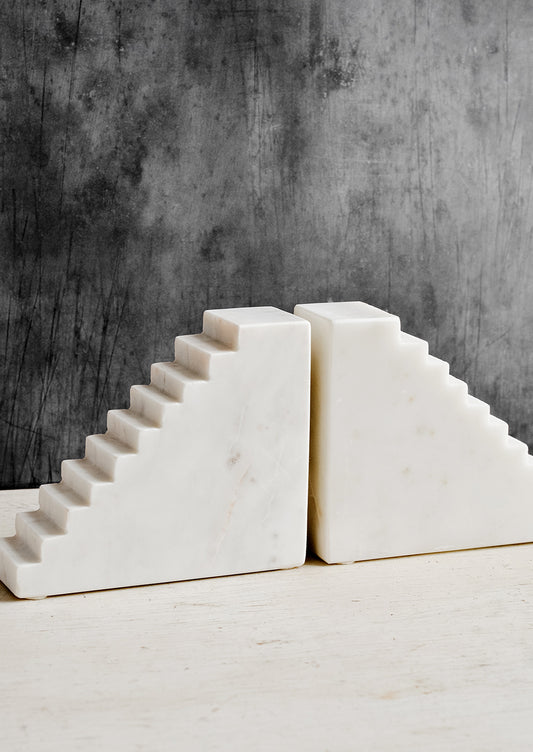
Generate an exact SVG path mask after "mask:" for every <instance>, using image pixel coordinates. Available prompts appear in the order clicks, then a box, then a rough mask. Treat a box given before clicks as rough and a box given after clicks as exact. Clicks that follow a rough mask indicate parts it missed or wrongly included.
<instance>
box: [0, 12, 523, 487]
mask: <svg viewBox="0 0 533 752" xmlns="http://www.w3.org/2000/svg"><path fill="white" fill-rule="evenodd" d="M0 13H1V23H0V123H1V127H0V137H1V143H0V150H1V204H0V345H1V348H2V349H1V355H0V369H1V371H0V487H8V488H9V487H16V486H26V485H31V484H38V483H41V482H45V481H48V480H50V479H58V477H59V463H60V461H61V459H64V458H67V457H76V456H81V455H82V454H83V442H84V438H85V436H86V435H87V434H90V433H93V432H97V431H102V430H104V429H105V417H106V411H107V410H108V409H110V408H115V407H121V406H125V405H126V404H127V401H128V390H129V387H130V385H131V384H133V383H139V382H141V383H142V382H146V381H147V380H148V377H149V365H150V363H151V362H153V361H156V360H168V359H170V358H171V356H172V340H173V337H174V336H175V335H177V334H183V333H187V332H189V331H198V330H199V329H200V327H201V314H202V311H203V310H204V309H205V308H208V307H224V306H240V305H261V304H272V305H276V306H280V307H282V308H285V309H287V310H292V307H293V306H294V304H295V303H306V302H315V301H324V300H328V299H334V300H343V299H344V300H349V299H362V300H365V301H368V302H370V303H372V304H374V305H378V306H380V307H384V308H387V309H389V310H391V311H392V312H394V313H397V314H399V315H400V316H401V317H402V320H403V323H404V327H405V328H406V330H407V331H409V332H411V333H412V334H415V335H418V336H421V337H423V338H425V339H427V340H429V343H430V347H431V350H432V352H433V353H434V354H436V355H438V356H440V357H442V358H444V359H445V360H448V361H450V363H451V368H452V372H453V373H454V374H455V375H456V376H458V377H460V378H465V379H466V380H467V381H468V383H469V385H470V387H471V391H473V393H474V394H476V396H478V397H480V398H481V399H484V400H486V401H488V402H489V403H490V404H491V405H492V408H493V411H494V412H495V413H496V414H497V415H498V416H499V417H501V418H503V419H505V420H507V421H508V422H509V424H510V426H511V430H512V433H513V434H514V435H515V436H517V437H519V438H521V439H523V440H525V441H526V442H528V443H530V444H533V434H532V431H533V381H532V368H533V347H532V345H533V296H532V295H531V290H532V283H533V261H532V254H531V242H532V227H533V208H532V205H531V190H532V175H533V173H532V154H533V149H532V146H533V135H532V134H533V131H532V129H531V121H532V118H533V88H532V83H533V81H532V75H533V47H532V45H531V38H532V36H533V5H532V4H531V2H529V0H506V1H505V2H499V1H497V0H488V1H487V0H453V1H452V2H450V1H449V0H409V2H408V1H407V0H398V2H395V3H388V2H386V0H376V2H373V3H368V2H359V1H358V0H356V1H354V0H298V1H297V0H288V1H285V2H281V1H274V0H217V2H214V1H212V2H209V1H204V2H201V1H200V0H194V1H191V2H185V1H184V0H178V1H176V0H172V1H171V0H155V1H153V2H144V1H143V2H141V1H140V0H131V1H128V2H123V0H92V1H91V2H88V0H76V1H75V2H73V1H72V0H54V2H37V0H7V1H6V2H4V3H2V5H1V10H0Z"/></svg>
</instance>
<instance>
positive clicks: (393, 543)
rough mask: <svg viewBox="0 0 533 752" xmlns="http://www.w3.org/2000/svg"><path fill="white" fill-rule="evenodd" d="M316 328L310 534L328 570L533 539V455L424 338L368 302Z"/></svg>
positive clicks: (313, 313)
mask: <svg viewBox="0 0 533 752" xmlns="http://www.w3.org/2000/svg"><path fill="white" fill-rule="evenodd" d="M295 313H296V314H297V315H298V316H302V317H303V318H305V319H307V320H308V321H309V322H310V323H311V342H312V345H311V351H312V355H311V362H312V365H311V373H312V377H311V379H312V387H311V457H310V488H309V491H310V506H309V516H310V532H311V539H312V542H313V545H314V548H315V550H316V552H317V553H318V555H319V556H320V557H321V558H322V559H324V560H325V561H326V562H329V563H340V562H350V561H357V560H364V559H376V558H384V557H389V556H399V555H405V554H417V553H429V552H433V551H448V550H455V549H465V548H477V547H482V546H494V545H501V544H510V543H523V542H529V541H533V457H531V456H529V455H528V450H527V447H526V445H525V444H522V443H521V442H520V441H517V440H516V439H513V438H511V437H510V436H509V435H508V427H507V424H506V423H504V422H503V421H501V420H498V419H497V418H495V417H494V416H492V415H491V414H490V411H489V407H488V405H486V404H485V403H483V402H481V401H479V400H477V399H475V398H474V397H472V396H470V395H469V394H468V389H467V386H466V384H465V383H464V382H463V381H459V380H458V379H456V378H454V377H453V376H450V374H449V370H448V365H447V364H446V363H444V362H443V361H442V360H438V359H437V358H434V357H432V356H431V355H429V354H428V345H427V343H426V342H424V341H423V340H420V339H417V338H415V337H412V336H410V335H408V334H405V333H404V332H402V331H400V320H399V318H398V317H397V316H392V315H390V314H389V313H386V312H385V311H381V310H379V309H378V308H374V307H372V306H369V305H366V304H365V303H324V304H315V305H299V306H296V308H295Z"/></svg>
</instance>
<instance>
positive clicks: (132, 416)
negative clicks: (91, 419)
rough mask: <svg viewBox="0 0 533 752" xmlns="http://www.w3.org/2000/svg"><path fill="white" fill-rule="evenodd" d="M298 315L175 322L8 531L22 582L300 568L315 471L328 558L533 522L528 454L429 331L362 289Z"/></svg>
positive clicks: (151, 579)
mask: <svg viewBox="0 0 533 752" xmlns="http://www.w3.org/2000/svg"><path fill="white" fill-rule="evenodd" d="M295 314H296V315H291V314H289V313H285V312H284V311H280V310H277V309H275V308H271V307H266V308H241V309H228V310H219V311H206V312H205V314H204V331H203V333H202V334H198V335H190V336H183V337H177V339H176V359H175V361H174V362H172V363H156V364H154V365H153V366H152V373H151V383H150V385H149V386H134V387H132V389H131V406H130V408H129V409H128V410H111V411H110V412H109V413H108V420H107V426H108V430H107V433H105V434H103V435H96V436H89V437H88V438H87V442H86V455H85V458H84V459H82V460H67V461H65V462H63V463H62V467H61V475H62V480H61V482H60V483H58V484H51V485H45V486H41V488H40V490H39V509H38V510H37V511H36V512H25V513H21V514H19V515H17V519H16V535H15V536H14V537H12V538H4V539H0V579H1V580H2V581H3V582H4V583H5V584H6V585H7V587H9V589H10V590H11V591H12V592H13V593H14V594H15V595H17V596H19V597H21V598H39V597H43V596H46V595H53V594H59V593H70V592H80V591H86V590H97V589H105V588H116V587H123V586H129V585H141V584H148V583H156V582H169V581H175V580H185V579H193V578H200V577H212V576H218V575H229V574H237V573H244V572H255V571H262V570H269V569H282V568H289V567H297V566H300V565H301V564H302V563H303V561H304V559H305V550H306V534H307V505H308V493H307V487H308V470H309V528H310V534H311V540H312V542H313V545H314V548H315V550H316V552H317V553H318V555H319V556H320V557H321V558H323V559H324V560H325V561H326V562H329V563H336V562H348V561H356V560H362V559H373V558H384V557H390V556H398V555H403V554H416V553H423V552H433V551H446V550H453V549H461V548H475V547H479V546H492V545H500V544H505V543H519V542H527V541H530V540H532V539H533V504H532V503H531V502H530V499H529V496H530V494H531V491H532V490H533V458H532V457H530V456H529V455H528V451H527V447H526V446H525V445H524V444H522V443H521V442H519V441H517V440H515V439H513V438H511V437H509V435H508V430H507V426H506V424H505V423H503V422H502V421H500V420H498V419H496V418H494V417H493V416H491V415H490V411H489V408H488V406H487V405H485V404H484V403H482V402H480V401H479V400H476V399H475V398H474V397H471V396H469V395H468V390H467V387H466V384H465V383H464V382H462V381H458V380H457V379H455V378H453V377H452V376H450V375H449V371H448V366H447V365H446V364H445V363H444V362H443V361H440V360H437V359H436V358H433V357H432V356H430V355H429V354H428V347H427V343H425V342H423V341H422V340H419V339H416V338H414V337H411V336H409V335H408V334H404V333H403V332H401V330H400V321H399V319H398V318H397V317H396V316H393V315H390V314H388V313H385V312H384V311H381V310H379V309H377V308H373V307H372V306H369V305H366V304H364V303H324V304H312V305H299V306H296V309H295ZM310 335H311V336H310ZM310 361H311V368H310ZM310 373H311V375H312V393H311V411H310V409H309V407H310V394H309V388H310ZM310 413H311V446H310V448H309V419H310ZM309 449H310V451H309ZM309 458H310V467H308V466H309Z"/></svg>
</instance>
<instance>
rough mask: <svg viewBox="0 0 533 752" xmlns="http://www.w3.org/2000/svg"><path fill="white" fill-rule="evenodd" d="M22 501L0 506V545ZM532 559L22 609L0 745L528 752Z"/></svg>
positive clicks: (10, 644) (486, 559) (254, 582)
mask: <svg viewBox="0 0 533 752" xmlns="http://www.w3.org/2000/svg"><path fill="white" fill-rule="evenodd" d="M35 501H36V492H35V491H19V492H15V493H13V492H1V493H0V535H8V534H11V533H12V532H13V531H14V512H15V508H17V509H22V508H24V507H26V508H32V507H33V506H35ZM532 571H533V545H522V546H509V547H503V548H493V549H485V550H477V551H468V552H458V553H451V554H436V555H432V556H413V557H407V558H402V559H389V560H382V561H374V562H363V563H359V564H353V565H348V566H328V565H325V564H322V563H320V562H318V561H309V562H308V563H307V564H306V565H305V566H304V567H302V568H300V569H293V570H287V571H282V572H269V573H263V574H255V575H243V576H237V577H221V578H217V579H211V580H197V581H192V582H182V583H173V584H168V585H154V586H151V587H139V588H129V589H123V590H109V591H103V592H98V593H86V594H82V595H72V596H62V597H55V598H48V599H46V600H41V601H18V600H17V599H16V598H14V597H13V596H11V595H10V594H9V593H8V591H7V590H6V589H5V588H4V587H3V586H2V585H0V747H1V748H2V749H5V750H13V752H19V751H20V752H22V750H24V752H34V751H35V752H37V751H38V752H60V751H61V750H66V751H68V752H72V751H73V750H75V751H78V750H94V749H96V748H99V749H104V750H117V752H118V751H122V750H125V751H127V752H130V751H131V750H146V752H153V750H158V751H160V750H161V751H162V750H169V751H170V750H184V751H185V750H186V751H187V752H195V751H196V750H198V752H200V751H201V752H211V750H213V751H214V750H228V752H229V751H230V750H231V752H233V751H235V750H238V751H240V750H257V751H258V752H262V751H264V752H267V750H268V751H270V750H280V752H284V751H285V750H286V751H287V752H295V751H296V750H298V751H299V750H308V751H309V752H353V750H357V749H361V750H365V752H389V750H390V752H413V750H426V751H427V752H437V751H438V752H449V750H459V751H464V752H473V751H474V750H475V751H477V750H480V751H481V750H482V751H483V752H501V751H502V750H512V752H530V750H531V738H532V735H533V714H532V712H531V708H532V707H533V582H532V578H531V572H532Z"/></svg>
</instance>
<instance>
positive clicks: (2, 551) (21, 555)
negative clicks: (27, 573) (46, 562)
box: [0, 535, 41, 567]
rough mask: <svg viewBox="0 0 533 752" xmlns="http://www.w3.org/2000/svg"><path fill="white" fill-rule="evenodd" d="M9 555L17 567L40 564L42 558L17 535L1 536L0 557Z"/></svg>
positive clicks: (9, 558)
mask: <svg viewBox="0 0 533 752" xmlns="http://www.w3.org/2000/svg"><path fill="white" fill-rule="evenodd" d="M1 556H7V558H8V560H10V561H11V562H12V563H13V564H14V565H15V566H16V567H18V566H31V565H33V564H40V561H41V560H40V559H39V558H38V557H37V556H36V555H35V553H34V552H33V551H32V550H31V549H30V548H29V547H28V546H27V545H26V543H25V542H24V541H23V540H21V539H20V538H19V537H18V536H17V535H12V536H10V537H9V538H0V557H1Z"/></svg>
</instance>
